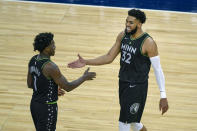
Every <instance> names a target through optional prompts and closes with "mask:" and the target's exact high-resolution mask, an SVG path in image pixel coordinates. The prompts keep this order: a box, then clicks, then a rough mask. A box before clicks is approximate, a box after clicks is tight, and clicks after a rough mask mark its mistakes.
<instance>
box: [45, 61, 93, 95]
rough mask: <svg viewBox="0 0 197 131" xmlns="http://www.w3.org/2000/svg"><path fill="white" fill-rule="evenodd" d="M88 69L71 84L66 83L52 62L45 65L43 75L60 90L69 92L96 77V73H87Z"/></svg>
mask: <svg viewBox="0 0 197 131" xmlns="http://www.w3.org/2000/svg"><path fill="white" fill-rule="evenodd" d="M89 69H90V68H88V69H87V70H86V71H85V72H84V73H83V75H82V76H81V77H79V78H78V79H76V80H74V81H71V82H68V81H67V79H66V78H65V77H64V76H63V75H62V74H61V72H60V70H59V68H58V66H57V65H56V64H55V63H53V62H49V63H47V64H46V65H45V67H44V68H43V73H44V74H45V76H47V77H49V78H52V79H53V80H54V81H55V83H56V84H57V85H58V86H59V87H60V88H62V89H64V90H65V91H67V92H69V91H72V90H73V89H75V88H77V87H78V86H80V85H81V84H82V83H83V82H85V81H87V80H93V79H94V78H95V77H96V73H95V72H89Z"/></svg>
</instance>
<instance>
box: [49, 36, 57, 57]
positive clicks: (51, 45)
mask: <svg viewBox="0 0 197 131" xmlns="http://www.w3.org/2000/svg"><path fill="white" fill-rule="evenodd" d="M55 48H56V46H55V42H54V40H52V41H51V44H50V45H49V54H50V55H51V56H54V55H55Z"/></svg>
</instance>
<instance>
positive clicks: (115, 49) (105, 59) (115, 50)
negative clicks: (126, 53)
mask: <svg viewBox="0 0 197 131" xmlns="http://www.w3.org/2000/svg"><path fill="white" fill-rule="evenodd" d="M123 35H124V32H121V33H120V34H119V35H118V36H117V38H116V42H115V44H114V45H113V46H112V48H111V49H110V50H109V51H108V52H107V54H105V55H102V56H99V57H97V58H95V59H83V58H82V57H81V56H80V55H79V54H78V60H76V61H73V62H71V63H69V64H68V67H69V68H81V67H84V66H85V65H104V64H109V63H111V62H112V61H113V60H114V59H115V58H116V56H117V55H118V54H119V52H120V45H121V40H122V37H123Z"/></svg>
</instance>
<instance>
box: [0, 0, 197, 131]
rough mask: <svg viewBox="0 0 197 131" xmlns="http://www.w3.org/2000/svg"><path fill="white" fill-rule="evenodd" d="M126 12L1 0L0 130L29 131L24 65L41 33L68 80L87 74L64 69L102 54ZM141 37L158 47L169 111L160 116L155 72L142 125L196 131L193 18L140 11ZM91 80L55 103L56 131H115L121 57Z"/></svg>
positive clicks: (196, 25) (196, 17) (196, 18)
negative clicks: (50, 37)
mask: <svg viewBox="0 0 197 131" xmlns="http://www.w3.org/2000/svg"><path fill="white" fill-rule="evenodd" d="M127 10H128V9H120V8H103V7H87V6H75V5H60V4H39V3H24V2H14V1H2V0H1V1H0V131H34V130H35V129H34V126H33V122H32V119H31V114H30V110H29V103H30V100H31V95H32V90H31V89H28V88H27V86H26V74H27V64H28V61H29V59H30V58H31V57H32V56H33V55H34V54H36V53H37V52H34V51H33V46H32V43H33V39H34V37H35V35H37V34H38V33H40V32H53V33H54V34H55V42H56V46H57V47H56V55H55V56H54V57H52V60H53V61H54V62H56V63H57V64H58V65H59V67H60V69H61V71H62V73H63V74H64V75H65V77H66V78H67V79H68V80H69V81H71V80H74V79H76V78H78V77H79V76H80V75H81V74H82V73H83V71H84V70H85V69H86V68H82V69H69V68H67V64H68V63H69V62H70V61H73V60H75V59H76V58H77V54H78V53H80V54H81V55H82V56H83V57H84V58H93V57H96V56H99V55H102V54H104V53H106V52H107V51H108V50H109V49H110V48H111V46H112V45H113V44H114V42H115V39H116V36H117V34H118V33H119V32H120V31H122V30H123V29H124V28H125V26H124V24H125V19H126V17H127ZM144 11H145V12H146V14H147V18H148V19H147V22H146V23H145V24H144V26H143V29H144V31H146V32H148V33H149V34H150V35H151V36H152V37H153V38H154V40H155V41H156V43H157V45H158V48H159V53H160V57H161V63H162V68H163V71H164V74H165V79H166V90H167V97H168V101H169V105H170V109H169V111H168V112H167V113H166V114H165V115H164V116H161V112H160V111H159V109H158V103H159V89H158V87H157V84H156V81H155V77H154V73H153V70H152V69H151V72H150V78H149V92H148V98H147V103H146V107H145V111H144V114H143V117H142V122H143V124H145V125H146V127H147V128H148V130H149V131H197V14H189V13H176V12H162V11H150V10H144ZM90 68H91V69H90V70H91V71H95V72H97V78H96V79H95V80H94V81H88V82H86V83H84V84H83V85H81V87H79V88H78V89H76V90H74V91H72V92H69V93H66V94H65V96H63V97H60V98H59V102H58V105H59V114H58V122H57V131H118V117H119V101H118V77H117V76H118V70H119V56H118V57H117V58H116V59H115V61H114V62H113V63H112V64H110V65H103V66H97V67H96V66H91V67H90Z"/></svg>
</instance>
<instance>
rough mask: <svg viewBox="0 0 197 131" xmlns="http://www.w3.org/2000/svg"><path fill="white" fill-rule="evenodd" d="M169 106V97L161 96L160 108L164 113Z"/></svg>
mask: <svg viewBox="0 0 197 131" xmlns="http://www.w3.org/2000/svg"><path fill="white" fill-rule="evenodd" d="M168 108H169V106H168V100H167V98H161V99H160V102H159V110H160V111H162V115H163V114H164V113H166V112H167V111H168Z"/></svg>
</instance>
